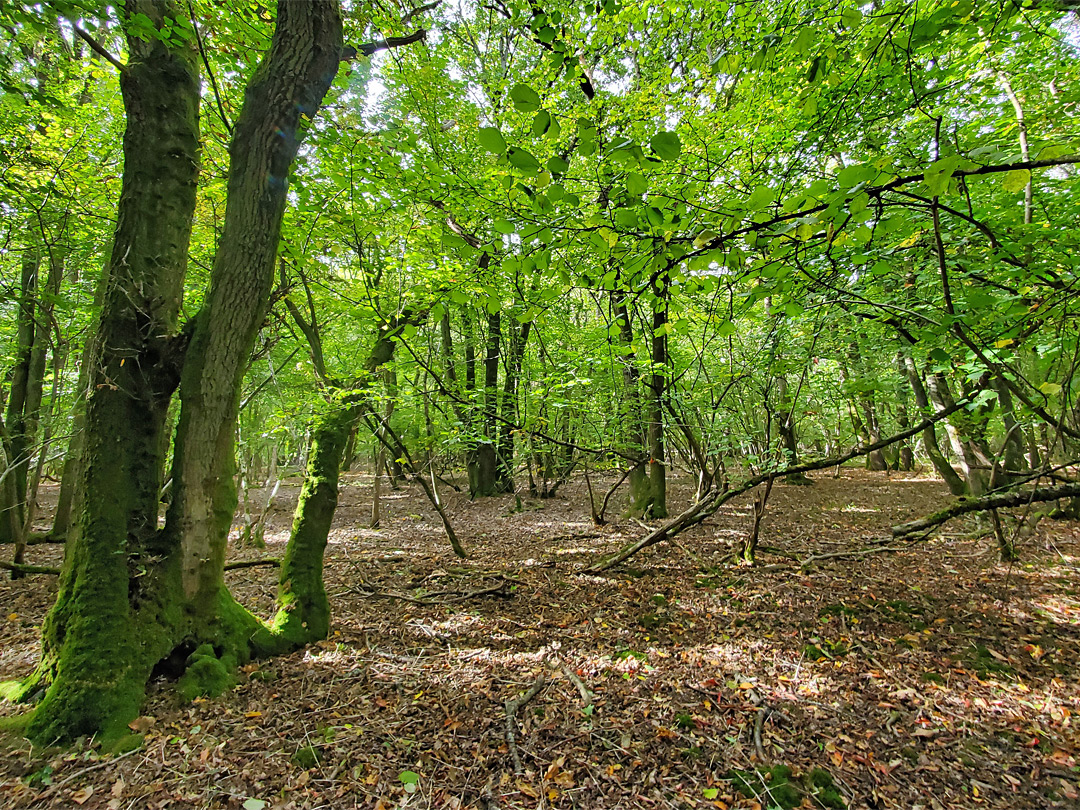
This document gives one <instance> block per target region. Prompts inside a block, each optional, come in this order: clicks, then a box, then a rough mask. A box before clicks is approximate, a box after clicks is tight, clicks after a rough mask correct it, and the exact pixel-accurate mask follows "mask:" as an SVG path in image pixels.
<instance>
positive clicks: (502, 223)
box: [491, 219, 517, 234]
mask: <svg viewBox="0 0 1080 810" xmlns="http://www.w3.org/2000/svg"><path fill="white" fill-rule="evenodd" d="M491 227H493V228H494V229H495V230H496V231H498V232H499V233H502V234H507V233H513V232H514V231H516V230H517V228H515V227H514V223H512V222H510V221H509V220H505V219H497V220H495V222H494V223H492V225H491Z"/></svg>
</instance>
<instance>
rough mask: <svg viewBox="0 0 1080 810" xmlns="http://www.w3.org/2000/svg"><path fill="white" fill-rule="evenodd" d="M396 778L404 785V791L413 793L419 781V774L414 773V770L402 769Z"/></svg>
mask: <svg viewBox="0 0 1080 810" xmlns="http://www.w3.org/2000/svg"><path fill="white" fill-rule="evenodd" d="M398 779H399V780H400V781H401V784H402V785H404V787H405V792H406V793H415V792H416V788H417V786H418V783H419V782H420V774H418V773H416V771H402V772H401V773H400V774H398Z"/></svg>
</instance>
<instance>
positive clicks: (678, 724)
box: [0, 469, 1080, 810]
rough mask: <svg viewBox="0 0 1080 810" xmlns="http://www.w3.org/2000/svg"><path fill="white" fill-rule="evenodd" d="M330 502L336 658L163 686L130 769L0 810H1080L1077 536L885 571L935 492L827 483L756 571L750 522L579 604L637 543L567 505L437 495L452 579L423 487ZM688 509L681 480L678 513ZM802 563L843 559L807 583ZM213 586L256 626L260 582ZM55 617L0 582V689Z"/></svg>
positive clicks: (611, 583) (234, 580) (967, 529)
mask: <svg viewBox="0 0 1080 810" xmlns="http://www.w3.org/2000/svg"><path fill="white" fill-rule="evenodd" d="M613 480H614V479H612V481H608V482H606V483H607V484H610V483H612V482H613ZM345 483H346V485H345V486H344V487H343V490H342V497H341V505H340V507H339V509H338V513H337V517H336V520H335V528H334V530H333V532H332V535H331V538H330V545H329V548H328V554H327V566H326V581H327V587H328V589H329V592H330V594H331V604H332V606H333V610H334V621H333V629H332V631H331V637H330V638H329V639H327V640H326V641H325V642H322V643H319V644H317V645H314V646H312V647H310V648H308V649H307V650H305V651H302V652H299V653H296V654H295V655H291V656H287V657H282V658H275V659H272V660H266V661H259V662H256V663H254V664H252V665H250V666H247V667H245V668H244V670H243V671H242V672H241V673H239V684H238V686H237V687H236V688H235V689H233V690H232V691H230V692H228V693H226V694H225V695H223V696H222V697H220V698H216V699H213V700H202V699H197V700H196V701H194V702H191V703H185V702H182V701H181V700H180V699H179V697H178V695H177V693H176V691H175V689H173V685H172V684H171V683H169V682H168V681H165V680H160V681H156V682H154V683H153V684H152V685H151V688H150V691H149V694H148V699H147V702H146V706H145V709H144V711H145V714H144V716H143V717H140V718H139V719H138V720H136V721H135V722H134V723H133V724H132V727H133V728H134V729H135V730H136V731H138V732H140V733H144V734H145V739H144V742H143V745H142V747H140V748H139V749H137V750H135V751H133V752H130V753H128V754H125V755H122V756H119V757H103V756H99V754H98V752H97V751H96V750H95V747H94V744H93V741H84V742H83V743H82V744H81V745H79V746H77V747H76V748H75V749H74V750H67V751H62V752H58V751H42V750H40V749H31V748H30V747H29V746H28V745H27V744H26V743H25V742H18V741H16V742H14V743H13V745H14V746H15V747H14V749H13V750H11V751H9V752H8V754H7V756H6V757H4V758H3V759H2V761H0V806H2V807H5V808H17V807H18V808H21V807H27V808H29V807H34V808H44V807H72V806H73V805H74V806H82V807H84V808H88V809H89V808H166V807H169V808H187V807H192V808H195V807H198V808H245V810H260V808H268V809H269V808H320V807H321V808H343V807H344V808H348V807H372V808H387V809H389V808H428V807H431V808H467V807H473V808H480V810H489V809H493V808H547V807H551V808H569V807H582V808H649V809H650V810H651V809H652V808H689V807H702V808H713V807H715V808H721V810H723V809H724V808H770V807H773V806H778V805H783V806H791V805H792V803H794V804H795V805H796V806H798V803H799V802H801V806H803V807H821V806H834V807H836V806H846V807H849V808H872V809H873V810H885V808H927V809H928V810H929V808H935V809H936V808H961V807H962V808H969V807H980V808H982V807H985V808H1035V807H1046V808H1050V807H1063V808H1065V807H1080V767H1078V765H1077V759H1076V758H1077V755H1078V750H1080V734H1078V731H1077V727H1076V725H1075V723H1074V721H1073V720H1072V716H1073V715H1074V714H1076V713H1077V712H1080V705H1078V697H1080V688H1078V682H1077V677H1076V662H1077V660H1078V658H1080V590H1078V588H1080V584H1078V577H1077V565H1078V559H1080V525H1078V524H1076V523H1070V522H1065V521H1051V520H1043V521H1042V522H1041V523H1040V524H1039V528H1038V530H1037V531H1036V532H1035V534H1034V535H1033V536H1031V537H1027V538H1026V539H1024V540H1022V541H1021V545H1020V553H1021V558H1022V559H1021V561H1020V562H1019V563H1014V564H1012V565H1007V564H1002V563H1000V562H998V559H997V552H996V547H995V544H994V542H993V539H992V537H989V538H988V537H987V536H986V535H985V532H983V531H979V529H980V527H979V526H978V524H977V523H976V521H975V519H974V518H972V519H969V520H966V521H955V522H953V523H950V524H947V525H946V526H944V527H943V529H942V532H941V533H939V534H936V535H934V536H933V537H932V538H930V539H929V540H926V541H925V542H921V543H913V544H903V545H902V546H901V547H900V549H899V550H897V551H889V550H885V551H883V550H882V548H883V547H885V548H889V549H892V548H896V546H895V545H892V544H891V541H890V540H889V527H890V526H892V525H894V524H896V523H899V522H902V521H905V520H910V519H913V518H916V517H919V516H921V515H924V514H926V513H928V512H930V511H933V510H934V509H936V508H940V507H941V506H942V505H943V504H945V503H946V502H947V500H948V498H947V492H946V491H945V488H944V486H943V485H942V484H941V483H940V482H938V481H936V480H931V479H929V478H926V477H921V476H918V475H912V474H898V473H893V474H891V475H887V474H884V473H869V472H866V471H864V470H860V469H844V470H842V471H841V472H840V475H839V477H833V474H832V472H829V473H821V474H818V475H817V476H816V477H815V479H814V483H813V486H809V487H804V486H786V485H782V484H778V485H777V486H776V487H775V488H774V489H773V492H772V495H771V497H770V500H769V504H768V511H767V512H766V515H765V518H764V521H763V523H762V528H761V543H762V546H763V548H762V550H761V551H760V552H759V560H758V566H757V567H754V568H747V567H742V566H738V565H735V564H734V563H733V562H732V557H731V554H732V551H733V550H734V548H735V546H736V544H737V543H738V541H739V539H740V538H741V537H743V536H744V535H745V534H746V532H747V531H748V530H749V527H750V525H751V520H752V499H751V497H750V496H749V495H747V496H743V497H742V498H740V499H738V500H736V501H734V502H732V503H731V504H729V505H728V506H727V507H726V508H724V509H722V510H721V511H720V512H718V513H717V514H716V515H715V516H714V517H712V518H710V519H709V520H708V521H707V522H706V523H705V524H704V525H702V526H699V527H697V528H695V529H693V530H691V531H688V532H686V533H684V534H683V535H680V536H679V537H678V539H677V542H676V543H672V544H668V545H664V546H658V547H654V548H651V549H648V550H646V551H644V552H643V553H641V554H640V555H639V556H637V557H635V558H633V559H632V560H630V561H629V563H628V565H627V566H624V567H622V568H619V569H616V570H613V571H611V572H609V573H608V574H606V575H604V576H593V575H585V574H582V573H580V569H581V568H582V566H583V565H585V564H587V563H591V562H594V561H595V560H596V559H597V558H598V555H600V554H603V553H604V552H608V551H613V550H615V549H616V548H618V547H619V546H620V545H621V544H622V543H624V542H627V541H629V540H631V539H633V538H635V537H638V536H640V535H641V533H642V532H643V531H644V528H643V527H642V526H641V525H639V524H638V523H636V522H633V521H615V522H613V523H612V524H610V525H605V526H602V527H596V526H594V525H593V523H592V521H591V520H590V518H589V512H588V509H587V506H586V504H587V494H586V488H585V483H584V481H583V480H574V481H572V482H571V483H569V484H567V485H566V486H565V487H564V488H563V489H561V490H560V491H559V496H558V497H557V498H555V499H550V500H543V501H540V500H530V499H528V498H522V499H521V500H520V501H518V499H516V498H515V496H513V495H509V496H505V497H499V498H488V499H483V500H479V501H475V502H470V501H469V500H468V499H467V498H466V497H465V496H463V495H461V494H459V493H454V492H452V491H450V490H449V489H446V488H445V487H444V490H445V491H444V493H443V494H444V499H445V502H446V505H447V508H448V511H449V514H450V516H451V519H452V521H453V523H454V526H455V528H456V530H457V533H458V535H459V537H460V538H461V540H462V542H463V543H465V545H466V547H467V549H468V550H469V552H470V554H471V557H470V559H469V560H467V561H462V560H459V559H457V558H455V557H454V556H453V554H452V553H451V552H450V550H449V548H448V545H447V543H446V541H445V539H444V537H443V535H442V530H441V527H440V524H439V522H438V519H437V517H436V516H435V515H434V512H433V511H432V510H431V509H430V507H429V506H428V505H427V503H426V501H425V500H424V498H423V494H422V492H420V490H419V489H415V488H408V487H402V488H401V489H399V490H397V491H390V492H388V493H387V494H386V495H385V498H384V501H383V503H382V523H381V527H380V528H379V529H378V530H372V529H369V528H366V526H367V523H368V518H369V511H370V499H371V492H372V487H371V480H370V477H366V476H357V475H351V476H348V477H347V479H346V482H345ZM604 485H605V482H604V481H603V480H601V481H600V482H598V481H597V480H596V479H595V478H594V479H593V486H594V488H598V487H600V486H604ZM296 493H297V488H296V487H295V486H291V487H282V491H281V492H280V493H279V496H278V500H277V502H276V504H277V505H276V507H275V508H274V509H273V511H272V512H271V515H270V523H269V527H268V531H267V537H266V539H267V544H268V548H267V549H266V550H265V551H263V550H258V549H250V548H245V549H233V554H232V557H231V559H237V560H240V559H255V558H259V557H262V556H280V555H281V553H282V552H283V550H284V543H285V540H286V539H287V533H288V527H289V524H290V522H291V509H292V506H293V505H294V504H295V498H296ZM50 494H51V493H46V496H45V498H44V500H45V501H47V500H48V497H49V495H50ZM692 495H693V487H692V482H691V481H689V480H686V479H675V480H674V481H673V482H672V485H671V499H670V503H671V504H672V505H673V506H675V507H679V506H684V505H685V504H687V503H688V502H689V499H690V498H691V497H692ZM598 500H599V495H598ZM615 500H617V498H616V499H615ZM45 507H46V510H45V511H47V504H45ZM615 508H616V507H612V508H611V509H609V512H611V513H612V515H613V516H614V515H615V513H614V512H613V510H614V509H615ZM1010 525H1011V524H1010ZM863 552H869V553H863ZM61 554H62V549H61V548H59V547H57V546H33V547H32V548H31V549H30V554H29V559H28V562H30V563H32V564H37V565H53V566H55V565H59V563H60V558H61ZM843 554H847V555H848V556H839V555H843ZM812 555H836V556H824V557H822V558H820V559H817V560H812V561H811V562H810V564H809V565H807V566H806V567H801V566H800V562H801V561H803V560H806V559H807V558H809V557H811V556H812ZM226 576H227V578H228V581H229V584H230V586H231V587H232V588H233V589H234V592H235V593H236V595H237V597H238V598H239V599H240V601H241V602H243V603H244V604H246V605H248V606H250V607H251V608H252V609H254V610H256V611H259V612H261V613H262V614H263V615H269V612H270V610H271V608H272V605H273V598H274V592H275V587H276V569H274V568H271V567H260V568H247V569H241V570H236V571H231V572H229V573H227V574H226ZM54 593H55V577H49V576H32V577H28V578H25V579H22V580H19V581H16V582H10V581H7V579H6V577H5V578H4V581H3V582H0V603H2V604H3V611H2V615H0V680H2V679H11V678H18V677H21V676H24V675H26V674H27V673H29V672H30V670H31V669H32V667H33V665H34V661H35V657H36V655H37V651H38V644H39V641H38V633H39V628H40V625H41V621H42V619H43V617H44V615H45V612H46V611H47V609H48V607H49V605H50V604H51V602H52V599H53V597H54ZM19 710H20V709H19V707H15V706H11V705H9V704H0V714H7V715H10V714H14V713H16V712H18V711H19ZM508 716H509V719H508ZM778 766H786V768H789V769H790V774H789V773H788V771H787V770H786V768H781V767H778ZM815 769H816V770H815ZM812 773H813V774H814V775H813V777H812V778H811V774H812ZM822 773H826V774H827V777H823V776H822ZM829 782H831V784H832V789H831V790H828V789H826V787H827V785H828V783H829ZM823 785H825V786H826V787H822V786H823ZM792 790H794V791H795V792H794V794H793V793H792ZM838 802H842V804H838Z"/></svg>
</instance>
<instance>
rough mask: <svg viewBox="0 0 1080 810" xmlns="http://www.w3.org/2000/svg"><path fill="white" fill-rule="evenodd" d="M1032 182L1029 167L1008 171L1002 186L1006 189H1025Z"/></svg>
mask: <svg viewBox="0 0 1080 810" xmlns="http://www.w3.org/2000/svg"><path fill="white" fill-rule="evenodd" d="M1030 182H1031V172H1029V171H1028V170H1027V169H1016V170H1014V171H1011V172H1008V173H1006V175H1005V179H1004V180H1002V181H1001V185H1002V188H1004V189H1005V190H1006V191H1023V190H1024V188H1025V187H1027V184H1028V183H1030Z"/></svg>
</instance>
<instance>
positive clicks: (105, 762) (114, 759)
mask: <svg viewBox="0 0 1080 810" xmlns="http://www.w3.org/2000/svg"><path fill="white" fill-rule="evenodd" d="M141 750H142V749H141V748H132V749H131V750H130V751H125V752H124V753H122V754H117V755H116V756H115V757H109V759H103V760H102V761H101V762H95V763H94V764H93V765H90V766H89V767H86V768H82V769H80V770H78V771H75V773H73V774H71V776H67V777H64V778H63V779H61V780H60V781H59V782H56V783H54V784H53V785H51V786H50V787H49V789H48V790H46V791H45V792H44V793H42V794H41V795H40V796H38V797H37V800H38V801H39V802H40V801H41V800H42V799H46V798H48V797H49V796H52V795H53V794H54V793H56V792H57V791H59V790H60V788H62V787H63V786H64V785H66V784H67V783H68V782H70V781H72V780H73V779H78V778H79V777H80V776H85V775H86V774H88V773H90V772H91V771H96V770H99V769H101V768H104V767H106V766H108V765H112V764H113V763H115V762H119V761H120V760H122V759H124V758H125V757H130V756H131V755H132V754H134V753H136V752H138V751H141Z"/></svg>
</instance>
